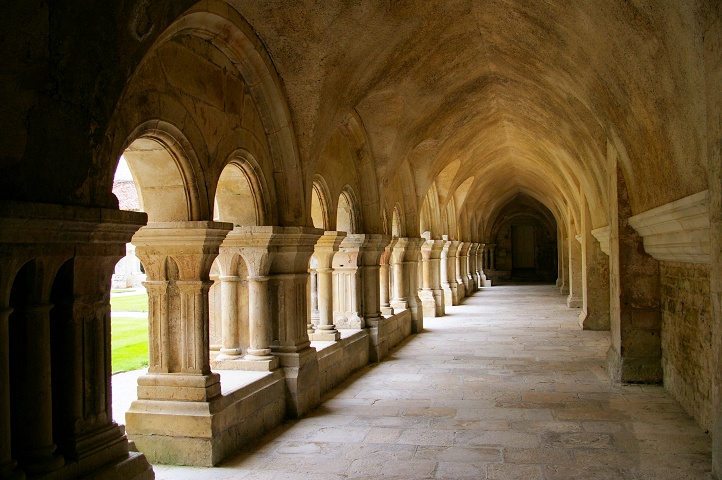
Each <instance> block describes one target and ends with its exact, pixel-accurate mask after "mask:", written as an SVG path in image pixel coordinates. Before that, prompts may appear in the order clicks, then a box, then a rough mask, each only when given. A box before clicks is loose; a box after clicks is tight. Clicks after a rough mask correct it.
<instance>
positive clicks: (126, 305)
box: [110, 293, 148, 312]
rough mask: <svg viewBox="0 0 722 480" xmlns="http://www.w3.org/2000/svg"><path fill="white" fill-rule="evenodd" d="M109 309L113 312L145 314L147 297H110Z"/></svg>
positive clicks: (140, 295)
mask: <svg viewBox="0 0 722 480" xmlns="http://www.w3.org/2000/svg"><path fill="white" fill-rule="evenodd" d="M110 309H111V310H112V311H114V312H147V311H148V295H146V294H144V293H141V294H139V295H126V296H122V297H118V296H115V297H114V296H112V295H111V296H110Z"/></svg>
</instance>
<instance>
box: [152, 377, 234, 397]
mask: <svg viewBox="0 0 722 480" xmlns="http://www.w3.org/2000/svg"><path fill="white" fill-rule="evenodd" d="M220 394H221V377H220V375H218V374H217V373H209V374H207V375H193V374H186V373H146V374H145V375H142V376H140V377H138V399H143V400H181V401H186V402H203V401H206V400H210V399H211V398H214V397H216V396H218V395H220Z"/></svg>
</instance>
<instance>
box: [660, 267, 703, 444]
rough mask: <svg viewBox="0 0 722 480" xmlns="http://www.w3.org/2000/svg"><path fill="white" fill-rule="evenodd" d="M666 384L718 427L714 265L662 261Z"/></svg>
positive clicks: (695, 414)
mask: <svg viewBox="0 0 722 480" xmlns="http://www.w3.org/2000/svg"><path fill="white" fill-rule="evenodd" d="M660 274H661V275H660V276H661V288H662V292H661V293H662V368H663V371H664V386H665V388H666V389H667V390H668V391H669V392H670V393H671V394H672V395H673V396H674V397H675V398H676V399H677V401H678V402H679V403H680V404H681V405H682V407H684V409H685V410H687V412H688V413H689V414H690V415H692V416H693V417H694V418H695V419H696V420H697V422H698V423H699V424H700V426H701V427H702V428H704V429H706V430H708V429H710V428H711V427H712V398H711V395H712V384H713V381H714V371H713V355H712V316H711V310H710V296H709V269H708V267H707V266H706V265H702V264H691V263H671V262H662V263H660Z"/></svg>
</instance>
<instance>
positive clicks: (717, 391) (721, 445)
mask: <svg viewBox="0 0 722 480" xmlns="http://www.w3.org/2000/svg"><path fill="white" fill-rule="evenodd" d="M706 17H707V18H705V21H704V25H703V28H704V32H703V34H702V38H703V39H704V63H705V93H706V96H705V97H706V105H707V107H706V112H707V118H706V125H707V128H706V139H707V183H708V185H709V187H708V188H709V199H710V202H709V226H710V228H709V231H710V239H709V240H710V245H709V251H710V259H709V262H710V263H709V287H710V310H711V317H712V318H711V330H712V343H711V347H712V359H713V360H712V366H711V367H712V371H713V372H715V376H714V377H713V378H712V392H711V397H712V398H711V401H712V411H713V416H712V432H711V433H712V468H713V471H714V473H715V474H716V475H717V477H718V478H722V121H720V116H721V113H720V112H722V95H720V89H719V85H720V83H721V82H722V65H720V61H719V52H720V50H721V49H722V33H720V32H722V19H721V18H720V16H719V15H707V16H706Z"/></svg>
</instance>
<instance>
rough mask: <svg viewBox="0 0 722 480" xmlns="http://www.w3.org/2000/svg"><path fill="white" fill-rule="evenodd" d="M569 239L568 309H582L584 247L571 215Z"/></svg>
mask: <svg viewBox="0 0 722 480" xmlns="http://www.w3.org/2000/svg"><path fill="white" fill-rule="evenodd" d="M567 226H568V231H569V237H568V242H567V246H568V247H569V257H568V258H569V295H568V296H567V307H569V308H581V307H582V245H581V237H577V236H575V232H576V226H575V225H574V220H573V219H572V215H571V212H570V213H569V222H568V223H567Z"/></svg>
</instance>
